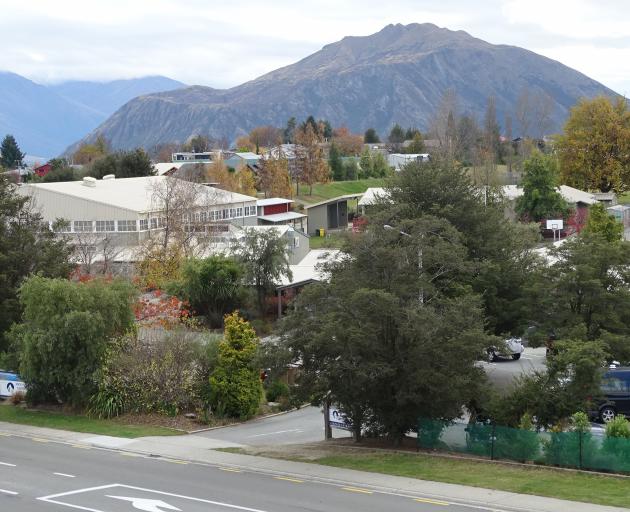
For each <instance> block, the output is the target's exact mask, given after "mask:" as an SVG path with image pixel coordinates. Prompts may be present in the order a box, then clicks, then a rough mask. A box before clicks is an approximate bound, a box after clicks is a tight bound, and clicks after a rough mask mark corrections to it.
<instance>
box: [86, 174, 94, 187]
mask: <svg viewBox="0 0 630 512" xmlns="http://www.w3.org/2000/svg"><path fill="white" fill-rule="evenodd" d="M83 186H85V187H96V178H92V177H91V176H86V177H85V178H83Z"/></svg>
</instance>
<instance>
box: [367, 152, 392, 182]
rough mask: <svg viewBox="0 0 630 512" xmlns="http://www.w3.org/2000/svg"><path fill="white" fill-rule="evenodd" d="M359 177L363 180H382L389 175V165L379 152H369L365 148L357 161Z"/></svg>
mask: <svg viewBox="0 0 630 512" xmlns="http://www.w3.org/2000/svg"><path fill="white" fill-rule="evenodd" d="M359 166H360V167H361V169H360V171H359V177H360V178H361V179H365V178H384V177H385V176H387V174H388V173H389V171H390V169H389V164H388V163H387V160H385V157H384V156H383V154H382V153H381V152H380V151H370V150H369V148H365V149H364V150H363V152H362V153H361V157H360V159H359Z"/></svg>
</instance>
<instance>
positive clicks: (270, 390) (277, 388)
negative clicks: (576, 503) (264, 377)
mask: <svg viewBox="0 0 630 512" xmlns="http://www.w3.org/2000/svg"><path fill="white" fill-rule="evenodd" d="M265 395H266V397H267V401H269V402H278V401H279V399H280V398H286V399H287V401H288V400H289V386H288V385H287V384H285V383H284V382H282V381H281V380H273V381H271V382H270V383H269V385H268V386H267V388H266V389H265Z"/></svg>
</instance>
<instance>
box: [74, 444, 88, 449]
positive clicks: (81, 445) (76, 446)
mask: <svg viewBox="0 0 630 512" xmlns="http://www.w3.org/2000/svg"><path fill="white" fill-rule="evenodd" d="M71 446H72V447H73V448H81V449H82V450H91V449H92V448H91V447H90V446H85V445H83V444H73V445H71Z"/></svg>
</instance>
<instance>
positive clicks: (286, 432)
mask: <svg viewBox="0 0 630 512" xmlns="http://www.w3.org/2000/svg"><path fill="white" fill-rule="evenodd" d="M290 432H304V431H303V430H301V429H299V428H294V429H291V430H278V431H277V432H268V433H266V434H256V435H255V436H247V437H246V439H251V438H252V437H264V436H275V435H278V434H288V433H290Z"/></svg>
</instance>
